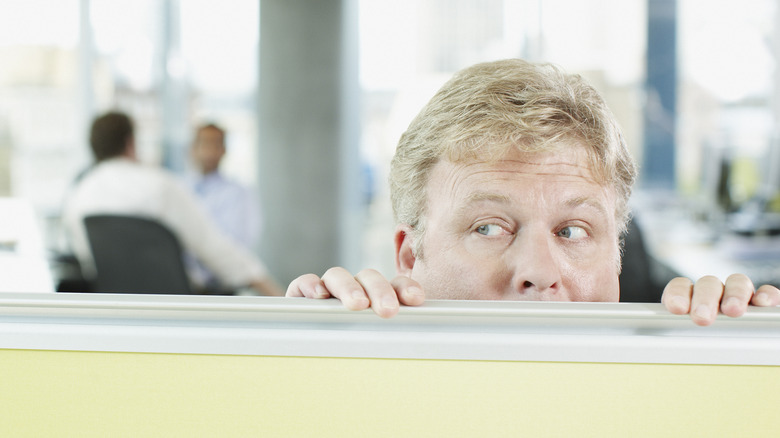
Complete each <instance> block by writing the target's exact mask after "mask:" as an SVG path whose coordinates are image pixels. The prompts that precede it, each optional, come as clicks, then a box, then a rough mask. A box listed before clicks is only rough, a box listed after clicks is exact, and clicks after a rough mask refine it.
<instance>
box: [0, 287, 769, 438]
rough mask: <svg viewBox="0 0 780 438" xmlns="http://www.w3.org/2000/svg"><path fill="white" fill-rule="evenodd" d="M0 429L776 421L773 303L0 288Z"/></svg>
mask: <svg viewBox="0 0 780 438" xmlns="http://www.w3.org/2000/svg"><path fill="white" fill-rule="evenodd" d="M0 394H2V397H1V398H0V400H2V402H0V435H2V436H23V437H24V436H36V437H38V436H57V437H61V436H79V437H83V436H100V437H104V436H133V437H136V436H166V437H168V436H220V437H223V436H339V437H347V436H356V437H366V436H372V437H373V436H394V437H398V436H448V437H449V436H491V437H492V436H599V437H602V436H621V437H622V436H653V437H655V436H752V437H755V436H778V434H780V415H778V411H777V409H778V406H780V309H751V310H750V311H749V312H748V313H747V314H746V315H745V316H743V317H742V318H739V319H729V318H725V317H719V319H718V320H717V321H716V322H715V324H714V325H713V326H711V327H706V328H702V327H697V326H695V325H694V324H693V323H691V322H690V321H689V320H688V319H687V318H685V317H677V316H672V315H669V314H667V313H666V312H664V311H663V309H662V307H661V306H660V305H655V304H596V303H572V304H562V303H518V302H513V303H507V302H447V301H439V302H429V303H427V304H426V305H425V306H423V307H419V308H402V309H401V312H400V314H399V315H398V316H397V317H396V318H393V319H390V320H383V319H380V318H378V317H376V316H375V315H373V314H372V313H370V312H368V311H366V312H358V313H353V312H347V311H344V310H342V309H341V307H340V306H339V304H338V302H335V301H330V300H328V301H313V300H305V299H287V298H263V297H194V296H144V295H103V294H0Z"/></svg>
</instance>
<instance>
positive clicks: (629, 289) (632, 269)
mask: <svg viewBox="0 0 780 438" xmlns="http://www.w3.org/2000/svg"><path fill="white" fill-rule="evenodd" d="M662 291H663V286H661V285H658V284H656V283H655V282H654V281H653V277H652V275H651V271H650V256H649V254H648V253H647V249H646V247H645V241H644V236H643V235H642V230H641V229H640V228H639V225H638V224H637V223H636V221H635V220H633V219H631V220H630V221H629V222H628V232H627V233H626V235H625V236H624V240H623V269H622V270H621V272H620V302H623V303H660V302H661V292H662Z"/></svg>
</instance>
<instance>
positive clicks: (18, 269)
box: [0, 198, 54, 292]
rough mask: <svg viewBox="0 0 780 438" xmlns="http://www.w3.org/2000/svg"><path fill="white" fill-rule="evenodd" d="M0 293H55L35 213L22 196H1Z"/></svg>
mask: <svg viewBox="0 0 780 438" xmlns="http://www.w3.org/2000/svg"><path fill="white" fill-rule="evenodd" d="M0 292H54V281H53V279H52V275H51V271H50V269H49V263H48V260H47V258H46V250H45V248H44V244H43V238H42V236H41V233H40V229H39V228H38V223H37V220H36V218H35V212H34V211H33V207H32V205H31V204H30V203H29V201H26V200H24V199H18V198H0Z"/></svg>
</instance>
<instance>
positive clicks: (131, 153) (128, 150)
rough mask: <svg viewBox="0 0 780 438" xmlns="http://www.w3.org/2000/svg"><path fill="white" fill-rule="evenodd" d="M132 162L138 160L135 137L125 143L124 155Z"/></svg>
mask: <svg viewBox="0 0 780 438" xmlns="http://www.w3.org/2000/svg"><path fill="white" fill-rule="evenodd" d="M122 155H124V156H125V157H127V158H130V159H131V160H138V153H137V151H136V148H135V137H132V136H131V137H130V138H128V139H127V140H126V141H125V151H124V153H123V154H122Z"/></svg>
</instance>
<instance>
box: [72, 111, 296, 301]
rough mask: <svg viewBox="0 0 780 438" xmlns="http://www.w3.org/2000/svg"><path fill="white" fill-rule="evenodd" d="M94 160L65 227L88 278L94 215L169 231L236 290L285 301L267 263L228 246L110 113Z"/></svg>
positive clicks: (121, 117)
mask: <svg viewBox="0 0 780 438" xmlns="http://www.w3.org/2000/svg"><path fill="white" fill-rule="evenodd" d="M90 146H91V148H92V153H93V156H94V159H95V163H94V165H93V166H92V168H91V169H90V170H89V171H88V172H87V173H86V174H85V175H84V177H83V178H82V179H81V180H80V181H79V183H78V185H77V186H76V187H75V188H74V190H73V192H72V193H71V194H70V196H69V197H68V199H67V202H66V204H65V209H64V212H63V224H64V227H65V230H66V232H67V234H68V237H69V240H70V243H71V246H72V248H73V251H74V253H75V254H76V256H77V257H78V259H79V262H80V263H81V266H82V269H83V270H85V272H84V274H85V277H86V278H92V277H94V275H95V268H94V262H93V259H92V254H91V250H90V246H89V241H88V239H87V232H86V229H85V225H84V218H85V217H87V216H89V215H94V214H116V215H128V216H140V217H144V218H147V219H153V220H156V221H159V222H160V223H162V224H164V225H165V226H167V227H168V228H169V229H170V230H171V231H172V232H173V233H174V234H175V235H176V237H177V238H178V239H179V241H180V243H181V245H182V247H183V248H184V249H185V250H186V251H189V252H191V253H192V254H193V255H194V256H195V257H196V258H197V259H198V260H200V261H202V262H203V263H204V264H205V265H206V266H208V267H209V268H210V269H212V270H213V271H214V272H215V273H216V274H217V275H218V276H219V277H220V279H221V280H222V281H224V282H225V283H226V284H228V285H230V286H232V287H235V288H240V287H245V286H249V287H252V288H253V289H255V290H257V292H258V293H260V294H263V295H282V294H283V290H282V289H281V288H280V287H279V286H278V285H277V283H276V282H275V281H274V280H273V278H272V277H271V275H270V274H269V273H268V271H267V269H266V268H265V266H264V265H263V263H262V262H261V261H260V260H259V259H258V258H257V257H255V256H254V255H253V254H251V253H250V252H248V251H246V250H244V249H243V248H241V247H239V246H238V245H236V244H234V243H233V242H231V241H230V239H229V238H228V237H227V236H225V235H223V234H222V232H220V231H219V229H218V228H217V226H216V224H214V223H213V222H212V221H211V219H210V218H209V217H208V216H207V214H206V212H205V211H204V210H203V209H202V208H201V207H200V205H199V203H198V200H197V199H196V198H195V197H194V195H193V194H192V193H190V191H189V190H187V189H186V188H185V187H184V186H183V185H182V184H180V183H179V182H178V181H177V180H176V178H174V177H173V176H172V175H171V174H169V173H168V172H166V171H165V170H163V169H160V168H157V167H153V166H147V165H144V164H142V163H140V162H139V160H138V158H137V156H136V149H135V135H134V127H133V123H132V120H131V119H130V117H128V116H127V115H126V114H123V113H119V112H109V113H106V114H103V115H101V116H99V117H97V118H96V119H95V120H94V121H93V123H92V127H91V130H90Z"/></svg>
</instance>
